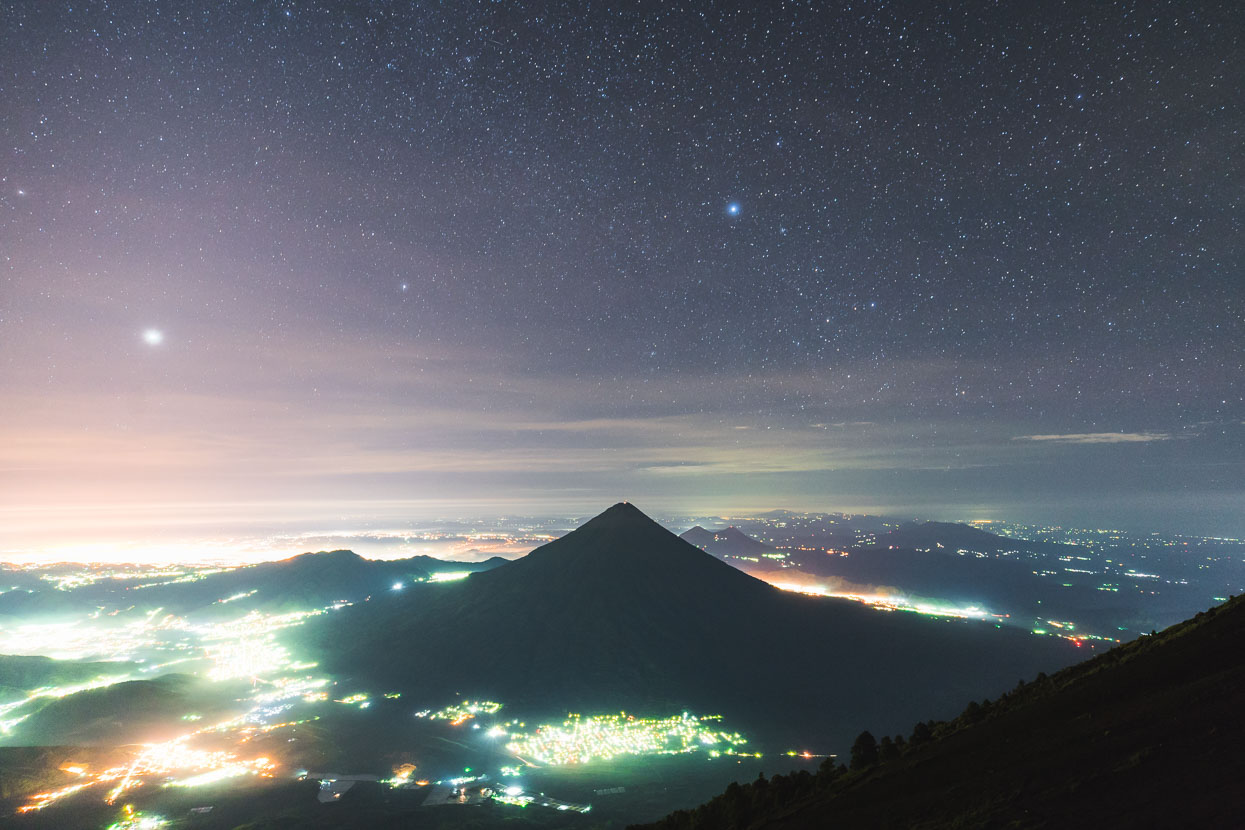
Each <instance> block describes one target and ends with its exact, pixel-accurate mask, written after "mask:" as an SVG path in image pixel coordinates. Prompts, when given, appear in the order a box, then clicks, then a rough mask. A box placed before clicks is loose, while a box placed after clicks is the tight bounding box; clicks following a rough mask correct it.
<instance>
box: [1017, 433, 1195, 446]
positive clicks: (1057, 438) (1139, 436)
mask: <svg viewBox="0 0 1245 830" xmlns="http://www.w3.org/2000/svg"><path fill="white" fill-rule="evenodd" d="M1012 440H1013V441H1044V442H1047V443H1052V444H1148V443H1150V442H1152V441H1170V440H1171V434H1170V433H1167V432H1068V433H1063V434H1057V435H1017V436H1016V437H1015V438H1013V439H1012Z"/></svg>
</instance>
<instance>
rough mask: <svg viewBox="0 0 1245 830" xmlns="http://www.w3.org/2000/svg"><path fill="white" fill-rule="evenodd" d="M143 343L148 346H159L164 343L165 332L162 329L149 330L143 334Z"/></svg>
mask: <svg viewBox="0 0 1245 830" xmlns="http://www.w3.org/2000/svg"><path fill="white" fill-rule="evenodd" d="M143 342H144V343H146V344H147V345H148V346H159V345H160V344H161V343H163V342H164V332H162V331H160V329H147V330H146V331H144V332H143Z"/></svg>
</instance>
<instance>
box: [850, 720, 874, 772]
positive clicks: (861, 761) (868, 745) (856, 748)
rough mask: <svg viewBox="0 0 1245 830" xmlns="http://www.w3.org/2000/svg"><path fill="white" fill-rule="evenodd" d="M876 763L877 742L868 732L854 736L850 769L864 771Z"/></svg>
mask: <svg viewBox="0 0 1245 830" xmlns="http://www.w3.org/2000/svg"><path fill="white" fill-rule="evenodd" d="M877 762H878V742H877V739H876V738H874V737H873V734H872V733H871V732H869V730H867V729H866V730H865V731H864V732H861V733H860V734H859V735H857V736H856V742H855V743H854V744H852V769H864V768H865V767H871V766H873V765H874V764H876V763H877Z"/></svg>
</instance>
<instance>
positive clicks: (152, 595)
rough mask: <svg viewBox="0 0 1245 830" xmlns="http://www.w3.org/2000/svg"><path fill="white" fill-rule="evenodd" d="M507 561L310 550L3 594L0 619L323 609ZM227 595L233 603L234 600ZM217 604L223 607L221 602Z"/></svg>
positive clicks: (232, 614) (229, 613)
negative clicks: (167, 574)
mask: <svg viewBox="0 0 1245 830" xmlns="http://www.w3.org/2000/svg"><path fill="white" fill-rule="evenodd" d="M506 561H507V560H506V559H503V558H502V557H499V556H494V557H492V558H491V559H487V560H484V561H482V562H449V561H443V560H440V559H434V558H433V557H431V556H414V557H410V558H407V559H396V560H388V561H383V560H374V559H364V558H363V557H362V556H359V555H358V554H355V553H353V552H351V551H348V550H334V551H321V552H319V553H303V554H299V555H297V556H292V557H290V558H288V559H281V560H277V561H272V562H263V563H260V564H257V565H246V566H242V567H238V568H230V569H228V570H223V571H219V572H216V573H209V574H207V575H206V576H203V577H201V578H198V579H193V580H187V581H167V582H165V583H163V584H152V585H143V584H141V583H136V582H135V581H133V580H124V581H116V580H111V579H108V580H101V581H99V582H96V583H94V584H91V585H86V586H83V587H79V588H75V589H73V590H69V591H60V590H56V589H55V588H53V587H51V586H48V587H46V588H42V589H40V590H33V591H29V592H28V590H20V591H9V592H6V593H3V594H0V619H3V618H4V617H6V616H11V617H14V618H16V617H21V618H23V619H26V620H29V619H31V618H37V617H38V616H40V615H51V614H56V613H60V612H63V611H66V610H72V609H77V608H80V607H82V606H83V605H88V606H89V605H90V604H93V603H94V604H104V605H112V606H114V607H122V608H124V607H127V606H130V605H133V606H135V607H137V608H139V609H148V608H156V607H161V608H164V609H165V610H167V611H170V612H172V613H175V614H182V615H185V614H209V615H211V614H217V613H219V614H226V615H230V616H236V615H237V614H238V613H239V612H240V611H241V612H245V611H247V610H253V609H260V610H265V611H286V610H289V611H293V610H308V609H312V608H322V607H324V606H325V605H328V604H330V603H333V602H335V601H338V600H345V601H349V602H358V601H362V600H363V599H365V598H366V597H368V596H370V595H372V594H374V593H379V592H382V591H388V590H390V589H391V588H392V587H393V585H394V583H395V582H402V583H403V584H411V583H414V582H416V581H419V580H427V579H429V578H431V577H432V576H433V575H435V574H444V573H447V572H464V571H465V572H472V573H474V572H478V571H485V570H489V569H491V568H495V567H497V566H498V565H501V564H504V563H505V562H506ZM221 600H231V602H229V603H228V604H227V605H225V604H220V603H221ZM213 606H216V607H213Z"/></svg>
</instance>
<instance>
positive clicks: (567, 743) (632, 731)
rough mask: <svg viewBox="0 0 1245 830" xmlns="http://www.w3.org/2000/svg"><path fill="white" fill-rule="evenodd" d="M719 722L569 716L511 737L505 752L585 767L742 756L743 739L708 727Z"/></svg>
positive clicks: (715, 718)
mask: <svg viewBox="0 0 1245 830" xmlns="http://www.w3.org/2000/svg"><path fill="white" fill-rule="evenodd" d="M720 720H721V717H719V716H717V715H709V716H703V717H697V716H695V715H690V714H688V713H687V712H684V713H682V714H681V715H675V716H672V717H668V718H639V717H635V716H634V715H628V714H626V713H625V712H621V713H619V714H617V715H594V716H590V717H587V718H584V717H581V716H580V715H570V716H569V717H568V718H567V719H566V720H565V721H563V722H562V723H561V724H542V725H541V726H538V727H537V728H536V731H535V732H532V733H530V734H526V733H522V732H514V733H511V735H510V742H509V743H508V744H506V750H507V751H508V752H510V753H512V754H513V755H515V757H517V758H520V759H531V760H533V761H537V762H539V763H542V764H550V765H553V766H560V765H563V764H586V763H590V762H592V761H607V760H609V759H611V758H616V757H618V756H621V755H676V754H684V753H690V752H695V751H697V750H702V749H703V750H710V748H712V749H711V750H710V751H712V752H713V753H714V755H713V756H712V757H717V756H719V755H736V754H742V753H740V751H739V747H741V746H742V745H744V744H746V743H747V739H746V738H744V737H743V736H742V735H740V734H739V733H738V732H726V731H724V730H720V729H716V728H711V727H710V726H709V724H711V723H716V722H717V721H720Z"/></svg>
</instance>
